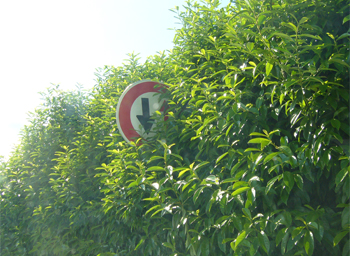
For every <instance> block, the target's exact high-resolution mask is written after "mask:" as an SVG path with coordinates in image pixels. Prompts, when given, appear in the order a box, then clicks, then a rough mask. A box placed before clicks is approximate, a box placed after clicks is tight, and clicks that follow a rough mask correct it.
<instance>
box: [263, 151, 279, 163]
mask: <svg viewBox="0 0 350 256" xmlns="http://www.w3.org/2000/svg"><path fill="white" fill-rule="evenodd" d="M279 154H282V152H274V153H271V154H269V155H267V156H266V157H265V159H264V164H266V163H267V162H268V161H270V160H271V159H272V158H274V157H275V156H278V155H279Z"/></svg>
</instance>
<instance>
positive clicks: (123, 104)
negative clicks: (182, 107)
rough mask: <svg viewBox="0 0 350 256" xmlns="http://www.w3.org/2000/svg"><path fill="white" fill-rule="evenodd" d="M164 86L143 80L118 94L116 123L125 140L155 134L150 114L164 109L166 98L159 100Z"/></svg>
mask: <svg viewBox="0 0 350 256" xmlns="http://www.w3.org/2000/svg"><path fill="white" fill-rule="evenodd" d="M164 88H165V86H164V85H162V84H160V83H157V82H153V81H148V80H144V81H140V82H137V83H134V84H132V85H129V86H128V87H127V88H126V89H125V91H124V92H123V94H122V95H121V96H120V99H119V102H118V106H117V124H118V129H119V132H120V134H121V135H122V136H123V138H124V139H125V140H126V141H127V142H130V141H132V140H135V139H137V137H140V136H142V137H143V138H145V139H147V138H150V137H152V136H154V135H155V132H156V131H155V126H156V125H155V120H154V117H152V115H153V114H154V112H156V111H160V112H162V111H164V109H165V105H166V99H162V100H160V93H162V91H163V90H164ZM164 120H166V117H165V118H164Z"/></svg>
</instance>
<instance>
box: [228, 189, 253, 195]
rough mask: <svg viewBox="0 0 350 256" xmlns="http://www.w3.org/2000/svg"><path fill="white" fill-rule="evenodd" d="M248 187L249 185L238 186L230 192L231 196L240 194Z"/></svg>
mask: <svg viewBox="0 0 350 256" xmlns="http://www.w3.org/2000/svg"><path fill="white" fill-rule="evenodd" d="M248 189H249V187H243V188H239V189H237V190H235V191H233V193H232V194H231V196H236V195H238V194H241V193H243V192H244V191H246V190H248Z"/></svg>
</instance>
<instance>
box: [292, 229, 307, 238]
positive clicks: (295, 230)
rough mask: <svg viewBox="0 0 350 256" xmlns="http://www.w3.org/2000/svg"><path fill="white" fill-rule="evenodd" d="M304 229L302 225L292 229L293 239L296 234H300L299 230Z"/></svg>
mask: <svg viewBox="0 0 350 256" xmlns="http://www.w3.org/2000/svg"><path fill="white" fill-rule="evenodd" d="M304 229H305V227H304V226H300V227H297V228H295V229H294V230H293V232H292V238H293V239H294V238H295V237H296V236H297V235H299V234H300V232H302V231H303V230H304Z"/></svg>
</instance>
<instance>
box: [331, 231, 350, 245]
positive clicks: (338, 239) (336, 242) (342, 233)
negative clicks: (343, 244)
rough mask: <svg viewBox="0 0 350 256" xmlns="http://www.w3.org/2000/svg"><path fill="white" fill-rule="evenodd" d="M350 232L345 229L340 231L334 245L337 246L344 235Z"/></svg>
mask: <svg viewBox="0 0 350 256" xmlns="http://www.w3.org/2000/svg"><path fill="white" fill-rule="evenodd" d="M348 233H349V230H345V231H342V232H340V233H338V234H337V235H336V236H335V237H334V239H333V246H336V245H337V244H338V243H339V242H340V241H341V240H342V239H343V237H344V236H346V235H347V234H348Z"/></svg>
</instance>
